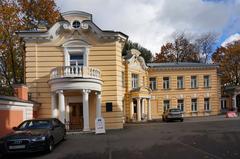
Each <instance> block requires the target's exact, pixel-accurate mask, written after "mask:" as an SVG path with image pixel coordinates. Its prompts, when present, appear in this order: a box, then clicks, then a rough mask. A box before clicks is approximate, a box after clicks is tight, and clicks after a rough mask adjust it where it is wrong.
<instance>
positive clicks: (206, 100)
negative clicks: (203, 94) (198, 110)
mask: <svg viewBox="0 0 240 159" xmlns="http://www.w3.org/2000/svg"><path fill="white" fill-rule="evenodd" d="M204 110H205V111H210V103H209V98H204Z"/></svg>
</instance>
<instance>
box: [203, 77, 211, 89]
mask: <svg viewBox="0 0 240 159" xmlns="http://www.w3.org/2000/svg"><path fill="white" fill-rule="evenodd" d="M203 78H204V87H205V88H208V87H210V80H209V79H210V78H209V76H204V77H203Z"/></svg>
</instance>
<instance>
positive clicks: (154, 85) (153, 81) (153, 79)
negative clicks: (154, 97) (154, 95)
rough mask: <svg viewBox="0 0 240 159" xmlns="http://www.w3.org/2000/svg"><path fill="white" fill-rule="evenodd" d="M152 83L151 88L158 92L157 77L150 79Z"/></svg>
mask: <svg viewBox="0 0 240 159" xmlns="http://www.w3.org/2000/svg"><path fill="white" fill-rule="evenodd" d="M149 81H150V88H151V89H152V90H156V89H157V81H156V77H151V78H149Z"/></svg>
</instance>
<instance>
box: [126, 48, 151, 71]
mask: <svg viewBox="0 0 240 159" xmlns="http://www.w3.org/2000/svg"><path fill="white" fill-rule="evenodd" d="M140 55H141V52H140V51H138V50H136V49H131V50H130V51H128V53H127V55H126V56H125V59H126V61H127V62H128V64H129V66H130V67H133V68H141V69H143V70H147V69H148V67H147V66H146V63H145V60H144V58H143V57H142V56H140Z"/></svg>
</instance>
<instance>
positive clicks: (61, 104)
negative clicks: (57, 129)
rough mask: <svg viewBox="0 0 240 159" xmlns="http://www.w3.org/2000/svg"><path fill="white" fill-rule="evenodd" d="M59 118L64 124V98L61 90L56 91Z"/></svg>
mask: <svg viewBox="0 0 240 159" xmlns="http://www.w3.org/2000/svg"><path fill="white" fill-rule="evenodd" d="M58 104H59V119H60V120H61V122H62V123H64V124H65V120H66V119H65V118H66V117H65V98H64V94H63V90H60V91H58Z"/></svg>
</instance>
